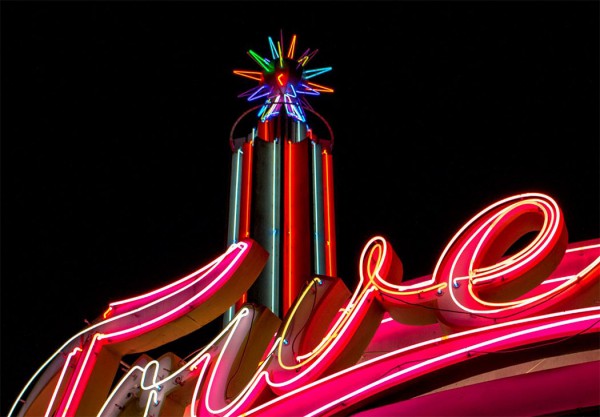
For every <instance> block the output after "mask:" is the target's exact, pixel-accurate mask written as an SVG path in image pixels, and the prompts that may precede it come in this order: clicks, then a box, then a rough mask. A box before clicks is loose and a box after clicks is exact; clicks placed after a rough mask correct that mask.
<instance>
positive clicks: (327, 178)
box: [322, 150, 337, 277]
mask: <svg viewBox="0 0 600 417" xmlns="http://www.w3.org/2000/svg"><path fill="white" fill-rule="evenodd" d="M322 160H323V190H324V193H323V194H324V196H323V210H324V211H325V213H324V216H323V217H324V221H325V246H326V248H325V271H326V273H327V275H329V276H331V277H334V276H336V274H337V263H336V256H335V253H336V242H335V212H334V204H333V157H332V155H331V154H329V153H328V152H327V150H324V151H323V153H322Z"/></svg>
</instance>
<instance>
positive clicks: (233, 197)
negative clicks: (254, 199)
mask: <svg viewBox="0 0 600 417" xmlns="http://www.w3.org/2000/svg"><path fill="white" fill-rule="evenodd" d="M242 154H243V150H242V148H238V149H236V150H235V151H233V153H232V154H231V181H230V185H229V225H228V229H227V246H230V245H232V244H233V243H237V242H238V240H239V225H240V207H241V205H240V200H241V189H242V158H243V156H242ZM234 315H235V307H233V306H232V307H230V308H229V310H227V311H226V312H225V315H224V316H223V321H224V323H225V324H227V323H229V322H230V321H231V320H232V319H233V316H234Z"/></svg>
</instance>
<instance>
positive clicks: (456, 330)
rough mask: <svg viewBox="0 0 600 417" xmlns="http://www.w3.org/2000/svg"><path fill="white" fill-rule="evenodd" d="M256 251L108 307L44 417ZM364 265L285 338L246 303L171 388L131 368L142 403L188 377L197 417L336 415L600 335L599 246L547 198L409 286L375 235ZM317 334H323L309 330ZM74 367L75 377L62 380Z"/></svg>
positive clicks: (537, 197)
mask: <svg viewBox="0 0 600 417" xmlns="http://www.w3.org/2000/svg"><path fill="white" fill-rule="evenodd" d="M530 231H534V232H536V233H537V235H536V236H535V237H534V238H533V239H532V241H531V242H530V243H529V244H527V245H526V246H525V248H523V249H521V250H519V251H517V252H516V253H515V254H513V255H509V256H505V255H504V253H505V252H506V251H507V249H509V247H510V246H511V244H512V243H513V242H514V240H515V239H516V238H518V237H519V236H520V235H522V234H523V233H524V232H530ZM252 245H256V243H255V242H253V241H250V240H248V241H247V242H240V243H239V244H237V245H232V247H230V249H229V250H228V251H227V252H226V253H225V254H223V255H222V256H220V257H218V258H217V259H215V260H214V261H212V262H210V263H209V264H208V265H206V266H205V267H204V268H201V269H199V270H198V271H196V272H194V273H192V274H190V275H188V276H186V277H184V278H182V279H180V280H178V281H175V282H173V283H172V284H169V285H167V286H164V287H161V288H159V289H156V290H154V291H151V292H149V293H146V294H143V295H140V296H138V297H133V298H129V299H126V300H123V301H118V302H115V303H111V304H110V308H109V310H107V313H108V314H110V315H111V316H110V317H104V320H101V321H100V322H98V323H97V324H95V325H93V326H90V327H89V328H88V329H86V331H84V332H80V333H78V335H76V336H75V337H74V338H72V339H71V340H70V341H69V342H67V343H66V344H65V345H64V346H63V347H65V346H67V345H69V346H71V345H72V344H76V343H77V342H76V341H77V338H80V340H88V342H87V343H85V344H84V345H83V346H78V345H75V346H71V347H70V348H69V349H70V354H69V355H68V357H67V359H66V364H63V365H62V367H61V368H60V369H61V374H60V377H59V378H57V380H58V383H57V384H56V387H55V391H54V394H53V396H52V399H51V400H50V404H48V407H47V412H46V413H47V414H51V413H52V408H53V407H54V403H55V402H56V400H57V398H58V394H57V393H58V392H59V390H60V386H61V385H62V384H63V383H66V384H67V385H66V386H67V388H66V390H65V392H64V393H63V394H62V398H61V399H59V401H60V403H59V406H58V409H57V410H56V415H60V416H69V415H75V413H76V411H77V408H78V405H79V403H80V401H81V400H82V398H83V396H84V393H85V390H86V387H87V384H88V382H89V379H90V378H91V377H92V370H93V369H94V363H95V360H96V353H98V352H100V349H102V347H103V346H104V345H105V344H110V343H117V342H122V341H126V340H130V339H133V338H135V337H138V336H140V335H142V334H144V333H147V332H149V331H151V330H153V329H156V328H159V327H162V326H164V325H165V324H167V323H169V322H171V321H173V320H176V319H177V318H179V317H182V316H183V315H185V314H186V312H187V311H189V309H194V308H198V307H199V306H201V305H202V304H204V303H206V302H207V301H208V300H212V301H215V300H219V299H223V297H225V295H224V294H222V293H220V292H219V290H220V289H221V288H223V286H224V285H225V283H226V282H228V281H229V280H231V279H232V277H233V276H234V272H235V271H236V270H237V269H238V268H239V267H240V265H241V264H242V263H243V262H244V260H245V259H246V256H247V255H248V253H249V250H250V248H251V247H252ZM359 265H360V267H359V271H358V272H359V282H358V284H357V286H356V288H355V289H354V291H353V292H352V293H350V292H349V291H348V289H347V288H346V287H345V285H344V284H343V283H342V282H341V280H340V279H339V278H332V277H315V278H314V279H313V280H312V281H311V282H310V283H309V284H308V285H307V286H306V287H305V288H304V290H303V291H302V292H301V293H300V295H299V297H298V298H297V299H296V301H295V303H294V304H293V305H292V307H291V309H290V312H289V314H288V315H287V316H286V317H285V320H284V321H283V323H280V324H279V322H277V323H278V324H277V326H279V329H278V330H277V329H276V328H273V327H268V326H266V327H264V328H258V329H257V326H256V324H255V325H254V326H253V323H254V320H255V318H254V315H255V314H254V311H255V310H252V309H251V308H250V307H249V306H244V307H243V308H242V309H241V310H240V312H239V313H238V314H237V315H236V317H235V318H234V320H233V321H232V322H231V323H230V324H229V325H228V326H227V327H226V329H224V330H223V332H221V334H220V335H219V336H217V337H216V338H215V339H214V340H213V342H211V343H210V344H209V345H208V346H206V347H205V348H204V349H202V351H200V352H199V353H198V354H196V355H195V356H194V357H193V358H192V359H191V360H190V363H189V365H187V366H183V367H181V368H179V369H177V370H176V371H174V372H172V373H170V374H169V375H168V376H167V377H165V378H162V379H161V377H159V376H158V374H157V373H156V372H155V371H156V366H157V365H156V361H151V362H148V363H147V364H145V365H144V366H138V367H133V368H132V370H131V371H130V373H128V375H130V374H131V372H142V374H143V375H146V374H148V375H150V376H151V383H150V384H148V385H143V384H142V387H141V388H140V389H141V390H142V392H143V394H144V395H146V397H145V398H147V402H146V404H144V406H145V407H146V411H147V412H148V413H150V412H152V413H154V412H159V411H160V407H161V405H160V404H161V401H162V399H163V398H164V396H165V395H168V393H167V392H165V391H161V390H159V389H158V387H159V386H160V385H164V384H166V383H167V382H170V383H171V384H170V385H169V386H170V387H171V389H176V386H175V384H173V383H172V382H173V381H174V380H175V378H180V379H181V381H185V383H186V384H191V385H190V386H193V387H194V389H193V393H192V394H191V398H190V399H189V402H190V404H194V405H195V406H194V407H189V408H188V409H189V410H190V413H191V415H192V416H196V415H218V416H234V415H236V416H237V415H240V414H242V413H243V415H306V416H313V415H314V416H316V415H328V414H335V413H339V412H340V411H341V410H343V409H345V408H348V407H350V406H352V405H354V404H359V403H360V402H362V401H368V399H369V398H371V397H372V396H374V395H380V394H385V393H386V391H387V390H389V389H391V388H393V387H398V386H401V385H402V384H405V383H408V382H410V381H413V380H414V379H415V378H418V377H420V376H423V375H426V374H428V373H431V372H433V371H435V370H438V369H441V368H444V367H448V366H451V365H454V364H457V363H461V362H465V361H468V360H469V359H470V358H472V357H476V356H479V355H487V354H490V353H491V352H498V351H502V350H506V349H513V348H518V347H523V346H528V345H532V344H535V343H539V342H551V341H555V340H558V339H560V338H564V337H571V336H574V335H577V334H580V333H582V332H600V324H599V323H600V307H597V306H595V305H593V304H591V302H590V301H589V300H590V299H591V298H593V297H590V294H592V291H596V290H597V288H598V281H599V279H598V278H599V277H600V239H595V240H591V241H588V242H581V243H578V244H574V245H571V246H568V245H567V242H566V227H565V225H564V220H563V217H562V213H561V212H560V210H559V208H558V206H557V205H556V203H555V202H554V201H553V200H552V199H550V198H549V197H547V196H544V195H541V194H533V193H532V194H524V195H519V196H514V197H511V198H508V199H504V200H502V201H500V202H498V203H496V204H493V205H491V206H490V207H488V208H486V209H485V210H483V211H481V212H480V213H478V214H477V215H476V216H474V217H473V218H472V219H471V220H470V221H469V222H467V224H466V225H465V226H463V227H462V228H461V229H460V230H459V232H458V233H457V234H456V235H455V236H454V237H453V238H452V239H451V240H450V242H449V244H448V245H447V246H446V248H445V249H444V251H443V252H442V255H441V257H440V260H439V261H438V264H437V266H436V268H435V270H434V272H433V274H432V275H430V276H425V277H421V278H418V279H414V280H411V281H407V282H403V268H402V262H401V261H400V258H399V257H398V256H397V255H396V254H395V252H394V250H393V248H392V246H391V245H390V243H389V242H387V241H386V240H385V239H383V238H382V237H380V236H376V237H374V238H373V239H370V240H369V241H368V242H367V244H366V245H365V247H364V249H363V252H362V254H361V257H360V264H359ZM456 283H458V288H457V287H455V284H456ZM510 285H514V286H516V287H515V288H516V289H517V290H518V291H517V292H515V294H516V295H515V296H514V297H513V298H512V299H507V300H501V301H497V300H492V301H490V300H487V299H486V298H485V297H486V296H487V295H488V293H486V292H485V290H486V288H492V289H493V290H494V292H502V291H503V290H504V286H510ZM521 285H524V288H523V289H522V288H521V287H520V286H521ZM565 303H567V304H565ZM223 304H224V307H223V308H224V309H226V308H228V307H229V304H226V303H223ZM424 307H426V308H427V310H425V309H424ZM251 311H253V314H252V316H250V312H251ZM398 311H401V312H400V313H398ZM424 311H430V312H435V314H434V315H433V317H434V318H436V317H437V319H438V320H439V321H434V322H427V321H426V322H423V323H419V324H418V325H416V324H414V323H409V322H410V320H409V322H407V323H404V322H402V320H404V319H405V318H407V317H408V318H409V316H410V314H409V315H407V316H406V317H405V316H404V313H415V312H416V313H417V314H416V316H422V315H423V312H424ZM315 312H318V314H315ZM107 313H105V315H106V316H108V314H107ZM413 316H414V315H413ZM325 317H326V319H325ZM390 317H394V318H395V319H396V320H400V322H396V321H392V320H390ZM319 321H321V322H319ZM271 323H273V322H271ZM313 325H314V326H315V327H314V328H316V329H318V330H317V332H316V333H310V334H309V333H307V332H308V330H307V329H311V326H313ZM253 327H254V328H253ZM252 329H253V332H254V333H253V335H254V337H258V336H260V337H258V339H253V340H257V342H255V343H256V344H255V345H254V346H251V348H252V349H255V350H257V351H258V352H260V353H259V354H258V355H256V356H255V357H254V358H255V359H256V362H257V363H251V362H250V361H248V360H246V361H244V363H243V364H242V365H241V366H245V367H251V368H250V369H256V370H255V372H254V374H253V375H252V377H251V378H250V379H249V380H248V382H247V383H245V386H244V387H242V388H241V390H240V391H239V392H238V393H237V395H236V396H235V397H234V398H230V399H228V398H226V391H227V384H228V380H227V375H228V374H229V371H230V370H231V368H232V366H233V363H234V361H235V360H236V357H237V355H238V353H239V352H242V349H243V346H244V342H245V340H246V338H247V337H248V336H249V332H250V331H251V330H252ZM309 339H310V340H311V341H310V343H308V342H306V343H305V340H309ZM369 343H371V345H372V346H375V345H382V346H386V347H385V351H384V352H382V353H380V354H378V355H377V356H375V357H372V358H367V357H361V355H363V354H366V353H367V352H365V350H367V348H366V347H367V346H368V344H369ZM386 343H387V345H386ZM61 349H62V348H61ZM79 351H81V354H79V355H78V358H77V357H76V356H77V354H76V353H78V352H79ZM259 358H260V359H259ZM244 359H245V358H244ZM253 360H254V359H253ZM69 364H75V369H74V371H73V374H72V375H71V376H70V377H69V378H68V380H67V378H66V375H67V366H69ZM152 372H154V373H152ZM124 379H125V378H124ZM124 389H126V385H124V384H118V386H117V388H116V389H115V390H114V391H113V392H112V393H111V395H110V396H109V399H110V398H113V397H114V398H116V397H119V395H120V394H122V392H123V390H124ZM107 403H108V400H107ZM107 403H105V405H104V407H106V404H107ZM151 410H152V411H151Z"/></svg>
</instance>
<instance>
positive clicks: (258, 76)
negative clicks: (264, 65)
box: [233, 70, 263, 82]
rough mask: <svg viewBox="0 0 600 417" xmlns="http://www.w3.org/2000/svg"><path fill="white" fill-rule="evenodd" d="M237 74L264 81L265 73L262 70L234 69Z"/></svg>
mask: <svg viewBox="0 0 600 417" xmlns="http://www.w3.org/2000/svg"><path fill="white" fill-rule="evenodd" d="M233 73H234V74H235V75H241V76H242V77H246V78H250V79H251V80H256V81H260V82H262V81H263V75H262V72H260V71H242V70H233Z"/></svg>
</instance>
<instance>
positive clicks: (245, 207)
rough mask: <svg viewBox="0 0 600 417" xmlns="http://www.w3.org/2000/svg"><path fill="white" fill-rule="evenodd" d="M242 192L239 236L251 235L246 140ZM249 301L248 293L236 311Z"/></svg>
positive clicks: (249, 155)
mask: <svg viewBox="0 0 600 417" xmlns="http://www.w3.org/2000/svg"><path fill="white" fill-rule="evenodd" d="M242 151H243V157H242V193H241V196H240V230H239V237H242V238H244V239H245V238H249V237H250V212H251V210H250V208H251V206H252V165H253V162H254V160H253V151H254V146H253V144H252V143H249V142H246V143H244V144H243V145H242ZM247 302H248V293H244V294H243V295H242V297H241V298H240V299H239V300H238V301H237V302H236V303H235V311H236V312H238V311H240V309H241V308H242V306H243V305H244V304H246V303H247Z"/></svg>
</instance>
